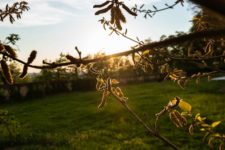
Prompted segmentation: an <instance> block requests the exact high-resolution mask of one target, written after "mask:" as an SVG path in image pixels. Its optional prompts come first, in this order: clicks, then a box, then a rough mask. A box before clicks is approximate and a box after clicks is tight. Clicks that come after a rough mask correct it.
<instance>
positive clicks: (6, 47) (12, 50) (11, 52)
mask: <svg viewBox="0 0 225 150" xmlns="http://www.w3.org/2000/svg"><path fill="white" fill-rule="evenodd" d="M4 47H5V50H6V52H7V53H8V54H9V55H10V56H11V57H12V58H16V53H15V50H14V49H12V48H11V47H10V46H9V45H5V46H4Z"/></svg>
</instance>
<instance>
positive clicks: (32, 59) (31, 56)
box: [27, 50, 37, 64]
mask: <svg viewBox="0 0 225 150" xmlns="http://www.w3.org/2000/svg"><path fill="white" fill-rule="evenodd" d="M36 55H37V51H35V50H33V51H32V52H31V53H30V56H29V58H28V60H27V63H28V64H31V63H32V62H33V61H34V59H35V58H36Z"/></svg>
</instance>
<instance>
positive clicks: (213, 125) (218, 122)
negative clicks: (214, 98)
mask: <svg viewBox="0 0 225 150" xmlns="http://www.w3.org/2000/svg"><path fill="white" fill-rule="evenodd" d="M220 123H221V121H215V122H213V123H212V124H211V127H212V128H215V127H216V126H218V125H219V124H220Z"/></svg>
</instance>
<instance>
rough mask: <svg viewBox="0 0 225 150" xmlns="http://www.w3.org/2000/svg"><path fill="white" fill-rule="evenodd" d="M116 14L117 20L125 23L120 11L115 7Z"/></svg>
mask: <svg viewBox="0 0 225 150" xmlns="http://www.w3.org/2000/svg"><path fill="white" fill-rule="evenodd" d="M115 9H116V14H117V15H118V18H119V19H120V20H121V21H122V22H123V23H126V18H125V17H124V15H123V13H122V11H121V10H120V8H119V7H116V8H115Z"/></svg>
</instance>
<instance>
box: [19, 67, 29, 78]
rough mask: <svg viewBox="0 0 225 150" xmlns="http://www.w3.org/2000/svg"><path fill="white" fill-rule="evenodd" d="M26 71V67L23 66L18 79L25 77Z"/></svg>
mask: <svg viewBox="0 0 225 150" xmlns="http://www.w3.org/2000/svg"><path fill="white" fill-rule="evenodd" d="M27 70H28V66H27V65H24V66H23V71H22V73H21V74H20V78H24V77H25V76H26V75H27Z"/></svg>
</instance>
